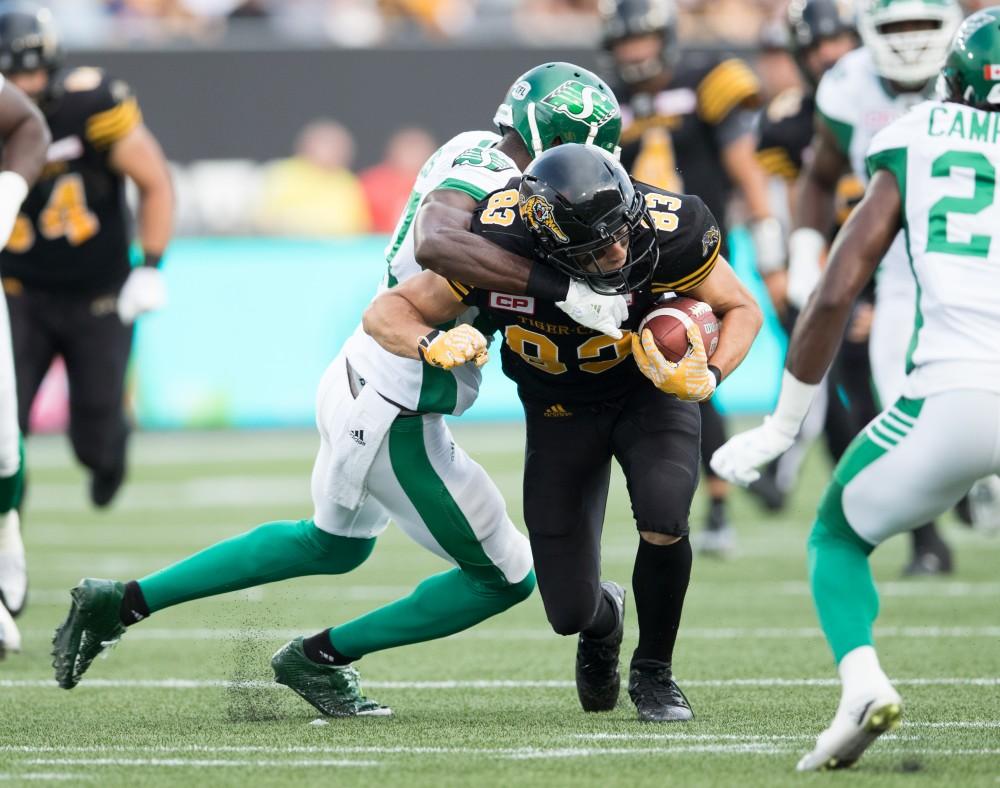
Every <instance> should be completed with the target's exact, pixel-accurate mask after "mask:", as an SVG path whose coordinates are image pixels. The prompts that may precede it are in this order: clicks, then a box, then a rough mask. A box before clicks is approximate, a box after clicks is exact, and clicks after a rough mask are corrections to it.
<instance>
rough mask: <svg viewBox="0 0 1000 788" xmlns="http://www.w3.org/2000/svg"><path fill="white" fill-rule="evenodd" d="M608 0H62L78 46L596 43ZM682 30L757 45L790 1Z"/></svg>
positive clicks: (720, 12) (710, 0) (682, 23)
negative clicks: (264, 41) (250, 41)
mask: <svg viewBox="0 0 1000 788" xmlns="http://www.w3.org/2000/svg"><path fill="white" fill-rule="evenodd" d="M600 2H601V0H57V1H56V2H52V3H49V5H50V7H51V8H52V9H53V11H54V12H55V13H56V17H57V18H59V16H60V12H63V11H72V13H73V16H74V17H75V18H76V19H78V20H79V22H78V24H76V25H75V29H74V30H72V31H69V30H67V31H66V35H65V40H66V43H67V44H68V45H70V46H74V45H107V44H110V45H118V46H121V45H129V44H132V43H135V42H140V41H142V42H149V43H154V44H155V43H168V42H177V41H191V42H202V43H219V42H224V41H226V40H227V39H229V40H233V41H235V42H239V41H240V40H245V39H246V38H258V37H260V36H261V33H262V32H266V33H267V35H269V36H271V37H272V39H273V41H277V42H281V41H287V42H288V43H294V42H296V41H297V42H299V43H309V42H312V43H316V44H320V43H324V42H326V43H333V44H336V45H339V46H347V47H349V46H358V47H362V46H365V47H366V46H373V45H378V44H383V43H385V44H391V43H408V44H411V43H418V42H419V43H425V44H430V45H433V44H435V43H440V42H449V41H469V42H483V41H490V42H498V41H499V42H517V43H521V44H533V43H536V44H538V45H546V44H551V43H559V44H562V45H566V44H574V43H576V44H583V43H587V42H588V41H596V40H597V37H598V35H599V30H600V20H599V13H598V7H599V3H600ZM678 6H679V11H680V20H679V32H680V35H681V36H682V37H684V38H688V39H691V40H698V41H709V40H713V39H717V38H722V39H725V40H727V41H730V42H733V43H737V44H739V43H744V44H751V43H753V42H754V41H756V39H757V37H758V35H759V32H760V30H761V28H762V26H764V25H766V24H767V22H768V21H769V20H773V19H777V18H779V17H780V16H781V14H782V12H783V10H784V6H785V0H681V2H679V3H678Z"/></svg>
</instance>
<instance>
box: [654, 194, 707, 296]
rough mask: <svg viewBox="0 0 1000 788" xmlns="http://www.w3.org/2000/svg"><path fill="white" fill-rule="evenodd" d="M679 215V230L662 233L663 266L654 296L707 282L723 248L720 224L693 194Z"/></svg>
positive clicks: (656, 281) (659, 270)
mask: <svg viewBox="0 0 1000 788" xmlns="http://www.w3.org/2000/svg"><path fill="white" fill-rule="evenodd" d="M682 200H683V202H682V204H681V207H680V209H679V210H678V211H677V218H678V220H679V221H678V224H677V230H675V231H674V232H672V233H664V232H660V239H661V240H660V264H659V266H658V268H657V271H656V276H655V277H654V278H653V284H652V288H651V289H652V292H653V293H666V292H669V291H684V290H691V289H692V288H695V287H697V286H698V285H700V284H701V283H702V282H704V281H705V280H706V279H707V278H708V275H709V274H710V273H712V269H713V268H715V261H716V260H718V259H719V250H720V249H721V248H722V233H721V231H720V230H719V223H718V222H716V221H715V217H714V216H713V215H712V212H711V211H710V210H709V209H708V206H706V205H705V203H704V202H702V200H701V198H699V197H696V196H695V195H693V194H686V195H684V196H683V198H682Z"/></svg>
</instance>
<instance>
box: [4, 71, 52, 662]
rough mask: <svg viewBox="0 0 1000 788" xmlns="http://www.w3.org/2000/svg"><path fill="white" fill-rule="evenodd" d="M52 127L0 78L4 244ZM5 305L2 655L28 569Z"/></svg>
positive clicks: (12, 644)
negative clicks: (20, 513)
mask: <svg viewBox="0 0 1000 788" xmlns="http://www.w3.org/2000/svg"><path fill="white" fill-rule="evenodd" d="M49 141H50V137H49V130H48V127H47V126H46V125H45V119H44V118H43V117H42V115H41V113H40V112H39V111H38V109H37V108H36V107H35V106H34V105H33V104H32V103H31V101H30V100H29V99H28V98H27V96H25V95H24V94H23V93H22V92H21V91H20V90H18V88H16V87H15V86H14V85H11V84H10V83H9V82H6V81H5V80H3V79H2V78H0V144H2V155H0V243H6V242H7V238H9V237H10V233H11V230H13V229H14V221H15V219H16V218H17V212H18V210H20V207H21V202H22V201H23V200H24V198H25V196H26V195H27V194H28V189H29V188H30V186H31V184H32V183H34V182H35V179H36V178H37V177H38V174H39V173H40V172H41V171H42V167H43V166H44V164H45V151H46V150H47V149H48V146H49ZM21 455H22V452H21V436H20V432H19V429H18V423H17V389H16V387H15V383H14V355H13V350H12V348H11V339H10V321H9V320H8V318H7V305H6V304H5V303H4V300H3V299H2V298H0V659H2V658H3V657H4V654H5V653H6V652H7V651H17V650H18V649H19V648H20V642H21V637H20V633H19V632H18V630H17V626H16V625H15V624H14V619H13V617H14V616H16V615H17V614H18V613H20V611H21V609H22V608H23V607H24V599H25V591H26V590H27V573H26V570H25V562H24V544H23V542H22V541H21V522H20V518H19V513H18V509H19V507H20V503H21V492H22V490H23V480H24V462H23V457H22V456H21Z"/></svg>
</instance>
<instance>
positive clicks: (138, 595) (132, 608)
mask: <svg viewBox="0 0 1000 788" xmlns="http://www.w3.org/2000/svg"><path fill="white" fill-rule="evenodd" d="M144 618H149V606H148V605H147V604H146V598H145V597H144V596H143V595H142V589H141V588H139V583H138V581H136V580H129V581H128V582H127V583H126V584H125V596H123V597H122V604H121V607H119V608H118V620H119V621H121V622H122V625H123V626H126V627H127V626H131V625H132V624H137V623H139V622H140V621H142V620H143V619H144Z"/></svg>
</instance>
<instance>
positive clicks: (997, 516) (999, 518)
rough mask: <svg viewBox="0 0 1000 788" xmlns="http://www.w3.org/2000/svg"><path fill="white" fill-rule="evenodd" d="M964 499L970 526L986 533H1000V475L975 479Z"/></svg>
mask: <svg viewBox="0 0 1000 788" xmlns="http://www.w3.org/2000/svg"><path fill="white" fill-rule="evenodd" d="M966 499H967V500H968V506H969V521H970V523H971V524H972V527H973V528H975V529H976V530H977V531H981V532H983V533H986V534H996V533H1000V476H995V475H994V476H987V477H986V478H984V479H980V480H979V481H977V482H976V483H975V484H973V485H972V489H971V490H969V494H968V495H967V496H966Z"/></svg>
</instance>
